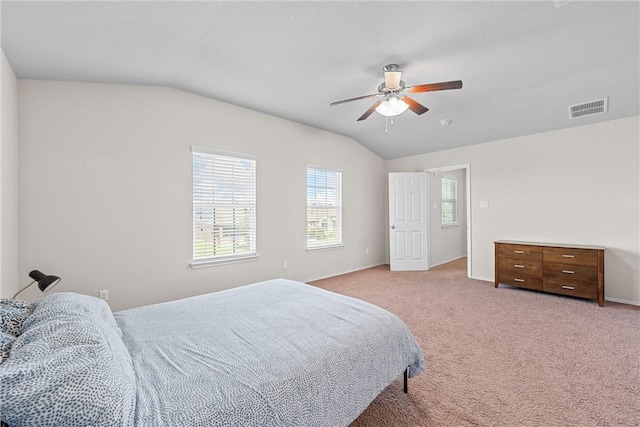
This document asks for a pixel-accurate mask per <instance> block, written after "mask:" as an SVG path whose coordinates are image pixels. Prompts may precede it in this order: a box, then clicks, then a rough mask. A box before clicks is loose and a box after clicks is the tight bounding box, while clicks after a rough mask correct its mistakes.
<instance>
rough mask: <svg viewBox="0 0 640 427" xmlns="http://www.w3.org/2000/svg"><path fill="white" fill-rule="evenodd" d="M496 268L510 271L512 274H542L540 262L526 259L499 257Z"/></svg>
mask: <svg viewBox="0 0 640 427" xmlns="http://www.w3.org/2000/svg"><path fill="white" fill-rule="evenodd" d="M498 268H499V269H500V271H511V272H513V273H514V274H530V275H533V276H541V275H542V263H541V262H540V261H530V260H528V259H514V258H500V261H499V262H498Z"/></svg>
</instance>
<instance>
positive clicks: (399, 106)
mask: <svg viewBox="0 0 640 427" xmlns="http://www.w3.org/2000/svg"><path fill="white" fill-rule="evenodd" d="M407 108H409V105H407V104H406V103H405V102H403V101H402V100H400V99H398V98H395V97H394V98H391V99H389V100H385V101H382V102H381V103H380V105H378V106H377V107H376V111H377V112H378V114H381V115H383V116H385V117H393V116H397V115H400V114H402V113H404V112H405V111H407Z"/></svg>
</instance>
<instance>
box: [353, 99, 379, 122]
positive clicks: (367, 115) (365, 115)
mask: <svg viewBox="0 0 640 427" xmlns="http://www.w3.org/2000/svg"><path fill="white" fill-rule="evenodd" d="M381 103H382V100H380V101H378V102H376V103H375V104H373V105H372V106H371V107H369V109H368V110H367V111H365V112H364V114H363V115H361V116H360V118H359V119H358V120H356V121H358V122H359V121H360V120H364V119H366V118H367V117H369V116H370V115H371V114H372V113H373V112H374V111H376V108H377V107H378V105H380V104H381Z"/></svg>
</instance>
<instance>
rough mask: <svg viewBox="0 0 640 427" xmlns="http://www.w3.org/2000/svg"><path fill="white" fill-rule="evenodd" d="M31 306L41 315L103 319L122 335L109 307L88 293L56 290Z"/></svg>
mask: <svg viewBox="0 0 640 427" xmlns="http://www.w3.org/2000/svg"><path fill="white" fill-rule="evenodd" d="M33 308H34V309H35V308H38V310H39V312H40V315H41V316H48V317H57V318H62V317H72V318H75V317H76V316H78V315H80V316H81V317H85V316H89V317H96V318H98V319H100V320H102V321H104V322H105V323H106V324H107V325H109V326H110V327H111V328H113V329H114V330H115V331H116V333H117V334H118V335H119V336H120V337H122V331H121V330H120V328H119V327H118V324H117V323H116V319H114V317H113V313H112V312H111V308H110V307H109V304H107V302H106V301H104V300H101V299H100V298H96V297H92V296H89V295H82V294H76V293H73V292H57V293H55V294H51V295H48V296H46V297H44V298H42V299H41V300H39V301H36V302H34V303H33ZM27 326H28V324H27V325H25V327H27Z"/></svg>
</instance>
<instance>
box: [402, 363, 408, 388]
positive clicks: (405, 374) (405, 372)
mask: <svg viewBox="0 0 640 427" xmlns="http://www.w3.org/2000/svg"><path fill="white" fill-rule="evenodd" d="M408 378H409V368H407V369H405V370H404V388H403V389H404V392H405V393H408V392H409V387H408V384H407V379H408Z"/></svg>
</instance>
